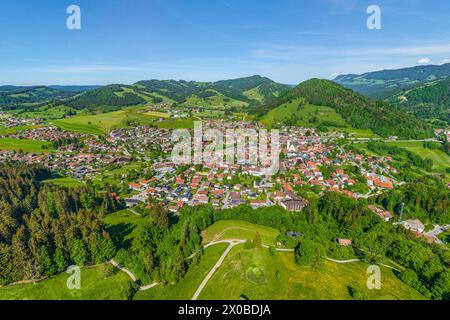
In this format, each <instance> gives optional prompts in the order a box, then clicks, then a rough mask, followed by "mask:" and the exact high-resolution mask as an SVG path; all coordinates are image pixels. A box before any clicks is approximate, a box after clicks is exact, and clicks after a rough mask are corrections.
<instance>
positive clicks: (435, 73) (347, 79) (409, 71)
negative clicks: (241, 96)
mask: <svg viewBox="0 0 450 320" xmlns="http://www.w3.org/2000/svg"><path fill="white" fill-rule="evenodd" d="M447 77H450V63H447V64H443V65H427V66H415V67H411V68H403V69H396V70H382V71H375V72H368V73H364V74H346V75H340V76H338V77H336V78H335V79H334V81H335V82H336V83H339V84H341V85H343V86H345V87H347V88H350V89H352V90H355V91H357V92H359V93H362V94H364V95H367V96H370V97H373V98H380V99H385V98H388V97H391V96H392V95H394V94H397V93H398V92H400V91H401V90H403V89H411V88H414V87H417V86H421V85H424V84H426V83H430V82H433V81H436V80H442V79H446V78H447Z"/></svg>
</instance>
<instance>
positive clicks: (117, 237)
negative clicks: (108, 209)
mask: <svg viewBox="0 0 450 320" xmlns="http://www.w3.org/2000/svg"><path fill="white" fill-rule="evenodd" d="M135 228H136V226H135V225H134V224H132V223H119V224H116V225H113V226H109V227H108V228H107V230H108V232H109V234H110V235H111V237H112V239H113V241H114V244H115V245H116V246H117V247H118V248H119V249H128V248H130V247H131V242H132V239H125V238H126V237H127V236H129V235H130V234H131V233H132V232H133V230H134V229H135Z"/></svg>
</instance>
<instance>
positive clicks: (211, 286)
mask: <svg viewBox="0 0 450 320" xmlns="http://www.w3.org/2000/svg"><path fill="white" fill-rule="evenodd" d="M367 266H368V265H367V264H365V263H360V262H357V263H352V264H337V263H333V262H328V261H327V262H325V263H324V265H323V266H322V267H321V268H320V269H318V270H315V269H313V268H309V267H300V266H298V265H297V264H296V263H295V259H294V254H293V253H277V254H275V255H272V254H270V252H269V250H267V249H251V250H245V249H244V246H243V245H240V246H237V247H235V248H234V249H233V250H232V251H231V252H230V254H229V256H228V257H227V258H226V259H225V262H224V264H223V265H222V266H221V267H220V268H219V269H218V271H217V272H216V273H215V274H214V276H213V277H212V278H211V280H210V281H209V282H208V284H207V286H206V287H205V289H204V290H203V292H202V293H201V295H200V299H201V300H215V299H219V300H222V299H223V300H237V299H239V298H241V297H245V298H247V299H250V300H267V299H269V300H328V299H331V300H348V299H351V296H350V295H349V292H348V286H352V287H356V288H359V289H360V290H361V291H363V292H364V294H365V295H366V296H367V298H368V299H371V300H391V299H395V300H397V299H400V300H416V299H424V297H423V296H422V295H420V294H419V293H418V292H417V291H415V290H414V289H412V288H410V287H408V286H407V285H406V284H404V283H403V282H401V281H400V280H399V279H397V278H396V276H395V275H394V274H393V272H392V271H391V270H390V269H387V268H384V267H382V269H381V270H382V276H381V290H369V289H367V286H366V281H367V272H366V270H367ZM224 288H226V289H225V290H224Z"/></svg>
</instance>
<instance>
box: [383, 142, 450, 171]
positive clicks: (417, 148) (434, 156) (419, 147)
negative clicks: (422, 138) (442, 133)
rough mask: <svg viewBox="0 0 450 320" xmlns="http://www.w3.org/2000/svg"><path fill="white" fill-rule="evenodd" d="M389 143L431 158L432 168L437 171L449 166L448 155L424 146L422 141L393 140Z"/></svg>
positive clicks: (449, 158) (449, 159) (449, 157)
mask: <svg viewBox="0 0 450 320" xmlns="http://www.w3.org/2000/svg"><path fill="white" fill-rule="evenodd" d="M389 144H390V145H394V146H397V147H400V148H404V149H406V150H409V151H411V152H413V153H415V154H417V155H418V156H420V157H422V158H425V159H431V160H433V164H434V166H433V169H434V170H437V171H444V170H445V169H447V168H449V167H450V156H449V155H447V154H445V153H444V152H443V151H441V150H438V149H427V148H424V146H423V142H416V141H395V142H389Z"/></svg>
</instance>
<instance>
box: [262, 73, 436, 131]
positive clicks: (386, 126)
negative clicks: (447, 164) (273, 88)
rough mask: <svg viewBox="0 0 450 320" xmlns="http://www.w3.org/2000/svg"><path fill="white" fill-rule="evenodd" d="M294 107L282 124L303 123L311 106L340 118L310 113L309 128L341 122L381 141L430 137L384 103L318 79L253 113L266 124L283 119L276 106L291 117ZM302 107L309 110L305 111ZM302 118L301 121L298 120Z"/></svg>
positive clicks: (424, 126)
mask: <svg viewBox="0 0 450 320" xmlns="http://www.w3.org/2000/svg"><path fill="white" fill-rule="evenodd" d="M299 99H303V101H304V103H303V104H302V103H300V101H299ZM296 103H297V110H295V112H294V114H293V115H291V116H289V117H288V118H287V119H286V121H287V122H286V121H285V123H286V124H291V122H292V118H293V117H294V119H298V120H299V121H304V120H305V113H307V111H308V108H309V110H311V105H313V106H325V107H329V108H332V109H333V110H335V113H336V114H337V115H339V116H340V117H338V116H337V115H336V114H332V113H331V112H330V110H329V109H328V110H322V111H321V110H320V109H317V110H314V111H313V113H314V114H316V115H317V116H316V118H309V119H307V122H311V123H312V124H315V123H320V122H322V123H324V124H325V125H327V126H336V125H339V124H341V125H344V121H345V122H346V123H347V124H348V125H349V126H351V127H352V128H356V129H363V130H371V131H373V132H374V133H376V134H378V135H380V136H383V137H388V136H398V137H400V138H403V139H423V138H428V137H431V136H432V135H433V133H432V130H431V129H430V128H429V127H428V125H427V124H425V123H424V122H423V121H421V120H419V119H417V118H415V117H413V116H411V115H407V114H405V113H404V112H401V111H399V110H397V109H396V108H395V107H393V106H391V105H389V104H388V103H385V102H382V101H376V100H372V99H370V98H367V97H365V96H363V95H361V94H358V93H356V92H354V91H352V90H350V89H346V88H344V87H342V86H341V85H338V84H336V83H334V82H332V81H328V80H320V79H312V80H308V81H305V82H303V83H301V84H300V85H298V86H297V87H295V88H294V89H292V90H290V91H289V92H287V93H285V94H283V95H282V96H280V97H279V98H277V99H275V100H273V101H272V102H270V103H268V104H266V105H264V106H263V107H262V108H259V109H257V110H256V113H257V114H258V116H259V118H260V119H262V121H263V122H264V121H270V119H271V118H272V119H273V118H274V117H275V116H274V115H276V114H278V113H279V114H281V115H278V116H277V117H284V115H283V113H282V112H277V111H280V110H276V109H277V108H279V107H280V106H282V107H281V108H282V109H283V108H285V109H286V110H287V111H288V115H289V111H290V112H291V114H292V111H293V108H296ZM283 105H284V107H283ZM305 105H310V106H309V107H306V108H305ZM271 111H272V113H271ZM325 111H328V112H325ZM302 117H303V120H301V119H302ZM327 117H328V120H330V121H332V122H335V123H334V124H333V123H327Z"/></svg>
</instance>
